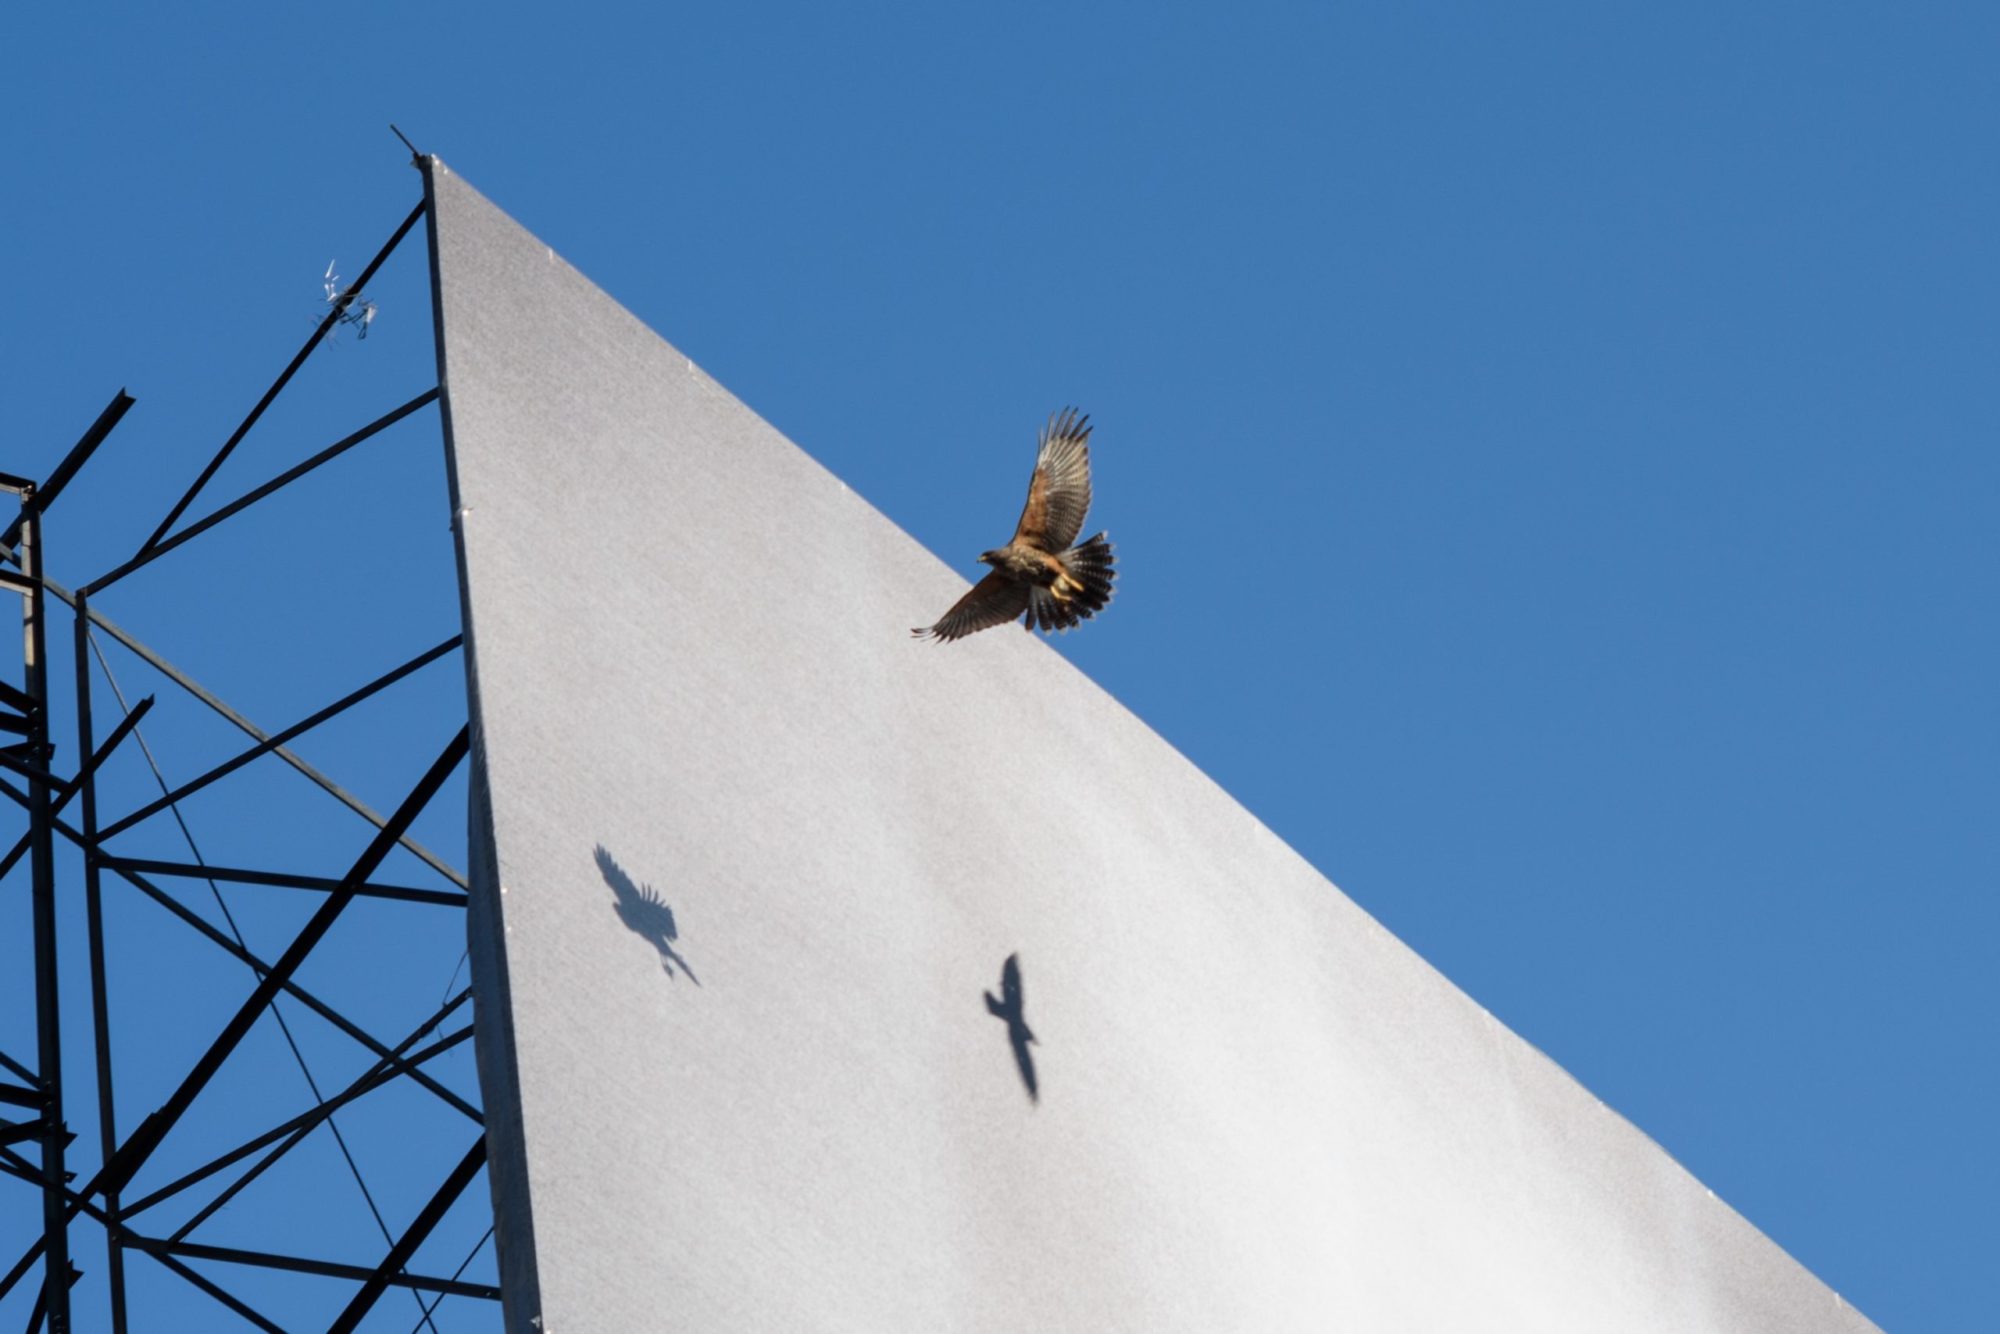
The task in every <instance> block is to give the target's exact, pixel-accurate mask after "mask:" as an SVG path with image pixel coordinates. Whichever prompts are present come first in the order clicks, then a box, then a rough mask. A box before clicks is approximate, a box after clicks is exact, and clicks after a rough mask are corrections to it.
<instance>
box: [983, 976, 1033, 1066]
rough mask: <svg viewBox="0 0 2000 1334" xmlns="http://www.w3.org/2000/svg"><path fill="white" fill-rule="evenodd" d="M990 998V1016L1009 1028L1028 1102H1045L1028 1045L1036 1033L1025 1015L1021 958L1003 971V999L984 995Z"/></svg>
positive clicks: (989, 994) (987, 1001) (1001, 987)
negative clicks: (1022, 1004) (1023, 1012)
mask: <svg viewBox="0 0 2000 1334" xmlns="http://www.w3.org/2000/svg"><path fill="white" fill-rule="evenodd" d="M982 994H983V995H984V996H985V997H986V1012H987V1013H988V1014H990V1015H992V1016H993V1017H994V1018H995V1019H1002V1020H1005V1021H1006V1024H1007V1041H1008V1043H1009V1044H1011V1045H1012V1046H1013V1048H1014V1064H1015V1065H1016V1066H1017V1067H1018V1068H1019V1069H1020V1071H1021V1082H1022V1083H1023V1084H1025V1085H1027V1087H1028V1101H1029V1102H1034V1103H1039V1102H1040V1101H1041V1100H1042V1094H1041V1086H1040V1084H1038V1083H1037V1082H1036V1080H1035V1056H1034V1053H1033V1052H1031V1051H1029V1050H1028V1044H1029V1043H1031V1042H1033V1041H1035V1034H1034V1030H1033V1029H1031V1028H1029V1027H1028V1020H1027V1017H1026V1016H1025V1015H1024V1014H1022V1012H1021V956H1020V955H1018V954H1010V955H1008V956H1007V962H1006V964H1004V965H1003V966H1002V967H1001V969H1000V998H999V999H997V1000H996V999H994V996H993V993H992V992H990V991H988V992H983V993H982Z"/></svg>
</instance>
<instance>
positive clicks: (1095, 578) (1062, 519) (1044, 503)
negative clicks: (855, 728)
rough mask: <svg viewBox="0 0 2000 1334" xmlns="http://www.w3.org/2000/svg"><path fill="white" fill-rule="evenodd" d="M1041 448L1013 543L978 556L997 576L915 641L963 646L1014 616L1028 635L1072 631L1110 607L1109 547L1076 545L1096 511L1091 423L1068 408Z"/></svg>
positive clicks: (1092, 541) (1091, 542) (1100, 542)
mask: <svg viewBox="0 0 2000 1334" xmlns="http://www.w3.org/2000/svg"><path fill="white" fill-rule="evenodd" d="M1039 446H1040V448H1039V449H1038V451H1037V453H1036V455H1035V475H1034V476H1033V477H1032V478H1030V479H1029V480H1028V503H1027V506H1026V507H1025V508H1024V509H1023V510H1022V511H1021V522H1020V523H1018V524H1016V525H1015V527H1014V540H1013V541H1011V542H1009V543H1008V544H1007V545H1006V546H1004V547H1000V548H999V549H997V550H994V551H987V552H982V553H981V554H980V557H979V559H980V562H981V563H982V564H986V565H990V566H992V567H993V572H992V573H991V574H988V575H987V576H986V577H985V578H984V579H981V580H980V581H979V582H978V583H976V584H974V585H973V586H972V591H971V592H969V593H967V594H966V595H965V596H964V597H962V598H960V599H959V600H958V601H957V602H956V603H954V604H952V608H951V610H950V611H948V612H946V613H945V614H944V615H943V616H942V617H940V618H939V619H938V623H937V624H936V625H931V626H920V627H918V628H917V629H915V630H912V631H911V632H910V633H911V634H913V635H915V636H916V637H917V638H919V639H963V638H964V637H965V636H967V635H969V634H974V633H976V632H978V631H980V630H984V629H987V628H988V627H990V626H995V625H1001V624H1004V623H1005V622H1007V621H1011V620H1013V619H1014V618H1015V617H1016V616H1019V617H1020V618H1021V625H1022V628H1024V629H1027V630H1035V629H1037V628H1039V629H1042V630H1067V629H1069V628H1070V627H1071V626H1073V625H1077V624H1080V623H1081V622H1084V621H1087V620H1089V619H1090V618H1091V617H1093V616H1095V615H1096V614H1097V613H1098V612H1100V611H1102V610H1104V604H1105V603H1107V602H1109V601H1110V600H1111V581H1112V580H1113V579H1114V578H1116V577H1117V576H1116V572H1115V571H1113V569H1112V568H1111V566H1112V559H1111V544H1110V543H1109V542H1107V541H1105V540H1104V534H1103V533H1099V534H1097V536H1095V537H1092V538H1089V539H1087V540H1086V541H1083V542H1077V541H1076V535H1077V534H1078V533H1080V532H1082V531H1083V516H1084V515H1085V514H1086V513H1087V512H1088V511H1089V509H1090V418H1088V417H1084V416H1079V415H1078V413H1077V411H1076V409H1075V408H1064V409H1063V410H1062V411H1061V412H1059V413H1057V414H1056V415H1055V416H1053V417H1051V418H1049V422H1048V425H1046V426H1044V427H1043V428H1042V434H1041V439H1040V441H1039ZM1073 542H1074V543H1076V545H1074V546H1072V545H1070V544H1071V543H1073Z"/></svg>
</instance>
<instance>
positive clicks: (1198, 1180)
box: [430, 163, 1873, 1334]
mask: <svg viewBox="0 0 2000 1334" xmlns="http://www.w3.org/2000/svg"><path fill="white" fill-rule="evenodd" d="M430 175H431V180H432V191H433V209H432V215H431V216H432V226H433V255H434V263H435V265H436V280H437V288H438V295H439V320H440V358H441V361H442V370H443V383H444V386H445V404H446V417H447V429H448V439H449V442H450V448H451V455H452V471H453V486H454V496H455V498H454V506H455V509H456V514H455V523H456V526H457V530H458V535H459V544H460V553H461V561H462V566H461V575H462V579H463V584H464V595H465V601H466V617H467V632H468V655H467V656H468V663H469V668H470V670H471V672H472V675H473V681H472V687H473V691H472V701H473V720H474V736H475V749H474V761H475V766H476V767H475V783H474V786H475V802H474V805H475V809H474V817H473V818H474V829H473V845H474V866H473V871H474V879H475V884H474V900H475V917H474V921H473V956H474V977H475V981H476V984H477V986H478V996H479V1015H478V1019H479V1041H480V1063H481V1073H482V1082H483V1084H484V1087H485V1092H486V1102H487V1109H488V1126H489V1135H490V1136H491V1146H492V1161H493V1182H494V1191H495V1210H496V1215H497V1219H498V1227H499V1236H500V1244H501V1262H502V1273H503V1280H504V1283H505V1285H506V1288H507V1292H508V1301H507V1307H508V1324H509V1328H510V1329H522V1330H528V1329H537V1330H540V1331H543V1334H583V1332H591V1334H595V1332H600V1331H626V1330H631V1331H641V1330H646V1331H650V1330H661V1329H680V1328H685V1329H699V1330H705V1331H706V1330H744V1331H770V1330H793V1329H798V1330H804V1329H811V1330H855V1331H871V1332H873V1331H883V1330H958V1329H964V1330H987V1329H991V1330H1002V1329H1005V1330H1023V1329H1036V1330H1058V1329H1061V1330H1090V1331H1105V1330H1134V1331H1141V1330H1143V1331H1167V1330H1196V1329H1200V1330H1218V1329H1220V1330H1246V1331H1280V1330H1321V1329H1336V1328H1344V1329H1366V1330H1375V1331H1381V1330H1449V1331H1459V1330H1502V1329H1507V1330H1513V1329H1519V1330H1534V1331H1537V1334H1548V1332H1550V1331H1565V1330H1574V1331H1579V1332H1580V1334H1581V1332H1583V1331H1588V1332H1589V1334H1599V1332H1601V1331H1605V1330H1619V1331H1645V1330H1658V1331H1673V1332H1674V1334H1683V1332H1684V1331H1691V1330H1730V1331H1773V1332H1775V1331H1788V1332H1792V1331H1795V1332H1796V1334H1809V1332H1810V1334H1821V1332H1823V1331H1829V1330H1831V1331H1841V1330H1857V1331H1858V1330H1866V1329H1872V1328H1873V1326H1872V1325H1870V1324H1869V1323H1868V1322H1867V1321H1866V1320H1865V1319H1863V1318H1862V1317H1861V1316H1859V1315H1858V1314H1857V1313H1855V1312H1854V1311H1853V1310H1852V1309H1851V1308H1849V1307H1846V1306H1845V1305H1844V1304H1843V1303H1842V1302H1841V1301H1840V1299H1839V1298H1838V1297H1837V1296H1835V1295H1834V1294H1833V1293H1832V1292H1831V1291H1830V1290H1829V1289H1827V1288H1826V1287H1825V1286H1824V1285H1822V1284H1820V1283H1819V1282H1818V1281H1817V1280H1816V1279H1814V1278H1813V1277H1812V1276H1811V1275H1810V1274H1809V1273H1807V1272H1806V1271H1805V1270H1804V1269H1802V1268H1801V1267H1800V1266H1798V1265H1797V1264H1796V1263H1795V1262H1794V1261H1792V1260H1791V1259H1790V1258H1789V1257H1788V1256H1786V1255H1785V1254H1784V1252H1782V1251H1781V1250H1779V1249H1778V1248H1777V1247H1776V1246H1775V1245H1773V1244H1772V1243H1771V1242H1769V1241H1768V1240H1767V1239H1766V1238H1765V1237H1763V1236H1762V1234H1760V1233H1759V1232H1757V1231H1756V1229H1754V1228H1753V1227H1751V1226H1750V1225H1749V1224H1748V1223H1746V1222H1745V1221H1744V1220H1743V1219H1742V1218H1741V1217H1739V1216H1738V1215H1737V1214H1736V1213H1734V1212H1733V1211H1732V1210H1731V1209H1729V1208H1728V1207H1727V1206H1726V1205H1724V1204H1723V1203H1721V1202H1720V1201H1719V1200H1717V1199H1716V1198H1715V1197H1714V1196H1712V1195H1711V1194H1710V1193H1709V1192H1708V1191H1707V1190H1705V1189H1704V1188H1703V1187H1702V1185H1701V1184H1700V1183H1699V1182H1697V1181H1695V1180H1694V1179H1693V1178H1692V1177H1690V1176H1689V1175H1688V1174H1687V1173H1686V1172H1685V1171H1683V1170H1682V1169H1681V1168H1680V1167H1679V1165H1677V1164H1676V1163H1675V1162H1673V1161H1672V1159H1671V1158H1669V1157H1668V1156H1667V1155H1666V1154H1665V1153H1664V1152H1662V1151H1661V1150H1660V1149H1659V1148H1658V1146H1656V1145H1655V1144H1653V1143H1652V1142H1651V1141H1650V1140H1648V1139H1647V1138H1646V1137H1645V1136H1644V1135H1642V1134H1640V1133H1639V1132H1638V1131H1637V1130H1635V1129H1634V1128H1633V1127H1632V1126H1631V1125H1629V1124H1628V1123H1627V1122H1625V1121H1624V1120H1622V1119H1621V1118H1620V1117H1619V1116H1617V1115H1616V1114H1615V1113H1613V1112H1612V1111H1610V1110H1609V1109H1607V1108H1606V1107H1605V1106H1603V1104H1601V1103H1600V1102H1598V1101H1597V1100H1596V1099H1595V1098H1594V1097H1592V1096H1591V1094H1590V1093H1589V1092H1588V1091H1587V1090H1585V1089H1583V1088H1582V1087H1581V1086H1579V1085H1578V1084H1577V1083H1576V1082H1575V1081H1574V1080H1572V1079H1570V1078H1569V1076H1567V1075H1566V1074H1565V1073H1564V1072H1563V1071H1562V1070H1560V1069H1559V1068H1557V1067H1556V1066H1555V1065H1554V1064H1552V1063H1551V1062H1550V1061H1549V1060H1548V1059H1547V1058H1545V1057H1543V1056H1542V1055H1541V1054H1540V1053H1538V1052H1537V1051H1535V1050H1534V1049H1533V1048H1532V1047H1530V1046H1529V1045H1528V1044H1527V1043H1525V1042H1523V1041H1522V1040H1521V1039H1520V1038H1518V1037H1516V1036H1515V1035H1514V1034H1512V1033H1511V1032H1509V1031H1508V1030H1507V1029H1506V1028H1504V1027H1503V1026H1502V1025H1500V1024H1499V1023H1498V1022H1496V1021H1495V1020H1494V1019H1493V1018H1492V1017H1491V1016H1490V1015H1488V1014H1487V1013H1486V1012H1485V1011H1484V1010H1482V1009H1481V1008H1480V1007H1479V1006H1478V1005H1477V1004H1476V1003H1474V1002H1473V1001H1471V1000H1470V999H1469V998H1467V997H1466V996H1465V995H1464V994H1463V993H1461V992H1460V991H1458V990H1457V989H1456V988H1455V987H1454V986H1453V985H1452V984H1451V983H1450V982H1449V981H1447V980H1446V979H1445V978H1443V977H1442V976H1441V975H1439V974H1438V973H1437V972H1436V971H1435V970H1433V969H1432V968H1430V967H1429V966H1428V965H1427V964H1425V963H1424V962H1423V960H1421V959H1420V958H1418V957H1417V956H1416V955H1414V954H1413V953H1411V951H1410V950H1408V949H1407V948H1406V947H1405V946H1403V945H1402V944H1401V943H1400V942H1398V941H1397V940H1396V939H1394V938H1393V937H1392V936H1390V935H1389V934H1388V933H1387V932H1386V931H1385V930H1383V929H1382V928H1381V927H1380V926H1379V925H1377V924H1376V923H1375V922H1374V921H1373V920H1372V919H1370V918H1369V917H1368V916H1367V915H1366V914H1364V913H1363V912H1361V911H1360V910H1359V909H1358V908H1356V907H1355V906H1354V905H1353V904H1352V903H1351V902H1349V901H1348V900H1347V899H1346V898H1345V897H1344V896H1343V895H1342V894H1341V893H1340V892H1339V891H1338V890H1337V889H1335V888H1334V887H1333V886H1332V885H1331V884H1329V883H1328V882H1327V881H1326V879H1325V878H1324V877H1322V876H1321V875H1319V873H1318V872H1316V871H1314V870H1313V869H1312V867H1310V866H1308V865H1307V864H1305V863H1304V862H1303V861H1302V860H1300V858H1299V857H1298V856H1297V855H1296V854H1294V853H1293V852H1292V851H1291V850H1290V849H1289V848H1287V847H1286V846H1285V845H1284V844H1283V843H1281V842H1280V841H1279V840H1278V839H1277V838H1276V837H1275V836H1273V835H1272V834H1271V833H1270V832H1269V831H1268V830H1266V829H1265V828H1264V827H1263V826H1261V825H1260V824H1259V823H1258V822H1257V821H1256V820H1255V819H1254V818H1252V817H1251V816H1250V815H1249V814H1248V813H1247V812H1245V811H1244V810H1243V809H1242V808H1241V807H1240V806H1238V805H1237V804H1236V803H1235V802H1234V801H1232V800H1231V799H1230V798H1229V797H1228V795H1227V794H1225V793H1224V792H1222V791H1221V790H1219V789H1218V788H1216V787H1215V786H1214V784H1212V783H1211V782H1209V781H1208V780H1207V779H1206V778H1205V777H1204V776H1203V775H1202V774H1200V773H1199V772H1198V771H1196V770H1195V769H1194V768H1193V767H1192V766H1191V765H1190V764H1189V763H1188V762H1187V761H1186V760H1184V759H1183V758H1182V757H1181V756H1180V755H1178V754H1177V753H1176V752H1175V751H1174V750H1173V749H1172V748H1171V747H1169V746H1168V745H1166V744H1165V743H1164V742H1163V741H1161V740H1160V738H1159V737H1158V736H1156V735H1155V734H1154V733H1153V732H1151V731H1150V730H1149V729H1148V728H1147V727H1146V726H1145V725H1144V724H1143V723H1141V722H1140V721H1139V720H1137V719H1136V718H1134V717H1133V716H1132V715H1131V714H1129V713H1128V712H1127V711H1126V710H1125V709H1123V708H1122V707H1121V706H1120V705H1119V704H1118V703H1117V702H1116V701H1115V700H1113V699H1111V698H1110V697H1109V696H1107V695H1106V694H1105V693H1104V692H1103V691H1101V690H1099V689H1098V688H1097V687H1096V686H1095V685H1093V684H1092V683H1091V682H1090V681H1089V680H1087V679H1086V678H1084V677H1083V676H1082V675H1081V674H1080V673H1078V672H1077V671H1076V670H1075V669H1073V668H1072V667H1071V666H1070V665H1069V664H1068V663H1067V662H1065V661H1064V660H1063V659H1062V658H1061V657H1060V656H1059V655H1057V654H1055V653H1053V652H1051V651H1050V650H1049V649H1048V648H1047V647H1046V646H1045V645H1043V644H1042V643H1040V642H1038V641H1037V640H1035V639H1033V638H1031V637H1029V636H1026V635H1023V634H1021V633H1020V632H1019V631H1018V630H1010V629H1004V628H1003V629H997V630H992V631H989V632H987V633H985V634H982V635H979V636H977V637H976V638H974V639H971V640H968V641H965V642H963V643H960V644H954V645H951V646H948V647H940V646H935V645H928V644H921V643H915V642H912V640H911V639H910V636H909V627H911V626H913V625H921V624H925V623H928V622H929V621H930V620H932V619H934V618H935V616H936V614H937V612H938V611H939V610H940V609H942V608H943V607H946V606H948V605H950V603H951V602H952V600H953V599H955V598H956V597H957V596H958V595H959V593H960V592H962V591H963V589H964V587H965V581H964V579H963V578H961V577H960V576H959V575H958V574H957V573H955V572H954V571H953V570H951V569H950V568H948V567H947V566H945V565H944V564H942V563H941V562H939V561H938V560H937V559H935V558H934V557H932V556H931V555H930V554H929V553H927V552H926V551H924V550H923V549H922V548H921V547H920V546H918V545H917V544H916V543H915V542H914V541H912V540H911V539H910V538H909V537H908V536H906V535H905V534H904V533H902V532H901V531H900V530H898V529H897V528H896V527H895V526H894V525H893V524H891V523H890V522H889V521H888V520H887V519H885V518H884V517H883V516H882V515H880V514H879V513H877V512H876V511H875V510H873V509H872V508H870V507H869V505H868V504H867V503H866V502H864V501H863V500H862V499H861V498H860V497H858V496H856V495H854V494H853V493H852V492H851V491H850V490H849V489H848V488H847V487H845V486H844V485H842V483H841V482H840V481H839V479H837V478H835V477H834V476H832V475H831V474H829V473H828V472H826V471H825V470H824V469H823V468H821V467H820V466H819V465H818V464H816V463H814V462H813V461H812V460H811V459H810V458H809V457H808V456H806V455H805V454H804V453H802V452H801V451H800V450H799V449H797V448H796V447H795V446H793V445H792V444H791V443H789V442H788V441H786V440H785V439H784V438H783V437H782V436H780V435H779V434H778V433H777V432H776V431H775V430H773V429H772V428H771V427H770V426H769V425H767V424H766V423H764V422H763V421H762V420H761V419H759V418H758V417H757V416H756V415H755V414H754V413H753V412H751V411H750V410H749V409H748V408H746V407H745V406H744V405H742V404H741V403H739V402H737V401H736V400H735V399H734V398H732V397H731V396H730V395H729V393H728V392H727V391H725V390H724V389H723V388H722V387H721V386H720V385H718V384H716V383H715V382H714V381H713V380H711V379H709V378H708V377H707V376H706V375H704V374H703V373H702V372H701V371H700V370H699V369H698V368H696V367H695V366H694V365H693V364H692V363H691V362H689V361H688V359H687V358H685V357H684V356H682V355H681V354H680V353H678V352H676V351H675V350H674V349H673V348H672V347H671V346H669V345H668V344H667V343H665V342H664V341H662V340H661V339H660V338H659V337H658V336H657V335H655V334H654V333H652V332H651V331H650V330H648V329H647V328H645V327H644V326H643V325H641V324H640V323H639V322H638V321H637V320H635V319H634V318H633V317H632V316H631V315H630V314H628V313H627V312H626V311H624V310H623V309H621V308H620V307H619V306H618V305H617V304H616V303H615V302H613V301H612V300H611V299H610V298H609V297H607V296H605V295H604V294H603V293H602V292H600V291H599V290H598V289H597V288H596V287H594V286H593V285H592V284H591V283H590V282H589V281H588V280H586V279H585V278H584V277H583V276H581V275H580V274H578V273H577V272H576V271H575V270H574V269H572V268H570V267H569V266H568V265H567V264H565V263H564V262H563V261H562V260H561V259H559V258H557V257H556V256H555V254H554V253H553V252H552V251H550V250H549V249H548V248H547V247H546V246H544V245H543V244H542V243H541V242H539V241H537V240H536V239H535V238H534V237H533V236H531V235H529V234H528V233H527V232H525V231H524V230H522V229H521V228H520V227H519V226H518V225H517V224H515V223H514V222H513V221H511V220H510V219H509V218H507V217H506V216H505V215H504V214H503V213H501V212H500V211H498V210H497V209H495V208H494V207H493V206H492V205H491V204H490V203H488V202H487V201H486V200H485V199H483V198H482V197H481V196H480V195H479V194H478V193H477V192H476V191H474V190H472V189H471V188H470V187H469V186H468V185H466V184H465V183H464V182H463V181H462V180H461V179H460V178H458V177H457V176H456V175H454V174H453V173H451V172H450V171H449V170H448V169H446V168H445V167H444V166H443V165H442V164H436V163H433V164H432V166H431V171H430ZM533 1322H539V1323H533Z"/></svg>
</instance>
